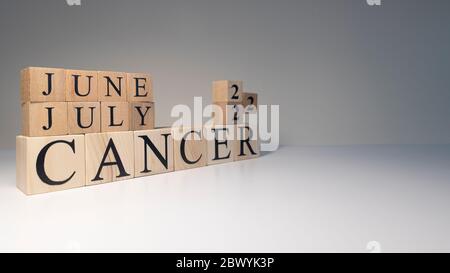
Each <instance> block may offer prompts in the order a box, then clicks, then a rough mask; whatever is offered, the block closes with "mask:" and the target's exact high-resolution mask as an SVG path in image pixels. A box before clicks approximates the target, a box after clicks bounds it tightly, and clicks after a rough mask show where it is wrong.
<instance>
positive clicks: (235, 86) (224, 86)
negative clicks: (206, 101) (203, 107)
mask: <svg viewBox="0 0 450 273" xmlns="http://www.w3.org/2000/svg"><path fill="white" fill-rule="evenodd" d="M242 90H243V83H242V81H228V80H224V81H214V82H213V102H214V103H215V102H241V101H242Z"/></svg>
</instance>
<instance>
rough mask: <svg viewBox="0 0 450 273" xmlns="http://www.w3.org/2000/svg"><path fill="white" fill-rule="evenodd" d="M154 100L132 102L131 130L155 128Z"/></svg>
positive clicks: (130, 104) (130, 105) (130, 114)
mask: <svg viewBox="0 0 450 273" xmlns="http://www.w3.org/2000/svg"><path fill="white" fill-rule="evenodd" d="M154 105H155V104H154V103H153V102H130V103H129V110H130V112H129V117H130V130H131V131H138V130H150V129H153V128H155V107H154Z"/></svg>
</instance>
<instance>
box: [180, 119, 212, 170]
mask: <svg viewBox="0 0 450 273" xmlns="http://www.w3.org/2000/svg"><path fill="white" fill-rule="evenodd" d="M172 135H173V139H174V140H173V143H174V145H173V149H174V152H173V153H174V166H175V170H176V171H177V170H184V169H191V168H197V167H202V166H206V161H207V150H206V141H205V139H204V138H203V130H202V128H188V127H175V128H172Z"/></svg>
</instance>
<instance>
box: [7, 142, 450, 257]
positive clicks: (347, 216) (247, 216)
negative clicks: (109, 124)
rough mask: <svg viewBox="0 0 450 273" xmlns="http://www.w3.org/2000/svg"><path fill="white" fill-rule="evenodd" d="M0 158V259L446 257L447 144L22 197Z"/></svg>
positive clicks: (353, 151)
mask: <svg viewBox="0 0 450 273" xmlns="http://www.w3.org/2000/svg"><path fill="white" fill-rule="evenodd" d="M0 160H1V161H0V164H1V165H0V170H1V173H2V179H1V181H0V221H1V222H0V250H2V251H11V250H14V251H67V252H78V251H81V252H83V251H170V252H172V251H188V252H190V251H240V252H304V251H320V252H322V251H333V252H334V251H338V252H346V251H357V252H369V250H368V249H367V247H368V243H370V242H372V241H373V242H377V243H379V246H382V248H381V250H382V251H383V252H391V251H450V238H449V236H448V230H449V228H450V216H449V215H450V214H449V213H448V211H449V208H450V168H449V166H450V146H342V147H282V148H281V149H280V150H279V151H277V152H274V153H269V154H266V155H264V156H262V157H261V158H258V159H253V160H248V161H242V162H234V163H228V164H223V165H217V166H209V167H206V168H199V169H193V170H187V171H179V172H174V173H169V174H161V175H156V176H149V177H144V178H137V179H132V180H126V181H121V182H114V183H108V184H104V185H99V186H91V187H85V188H78V189H73V190H67V191H62V192H55V193H50V194H42V195H36V196H29V197H27V196H25V195H23V194H22V193H21V192H20V191H19V190H17V189H16V188H15V160H14V152H13V151H3V152H2V153H1V154H0Z"/></svg>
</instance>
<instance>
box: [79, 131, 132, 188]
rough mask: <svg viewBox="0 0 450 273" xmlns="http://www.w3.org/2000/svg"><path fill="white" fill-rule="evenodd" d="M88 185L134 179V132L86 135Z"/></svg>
mask: <svg viewBox="0 0 450 273" xmlns="http://www.w3.org/2000/svg"><path fill="white" fill-rule="evenodd" d="M85 142H86V185H95V184H101V183H107V182H112V181H118V180H123V179H130V178H133V177H134V147H133V132H114V133H95V134H86V135H85Z"/></svg>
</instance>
